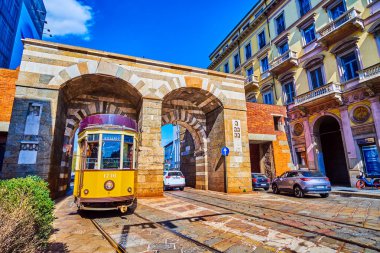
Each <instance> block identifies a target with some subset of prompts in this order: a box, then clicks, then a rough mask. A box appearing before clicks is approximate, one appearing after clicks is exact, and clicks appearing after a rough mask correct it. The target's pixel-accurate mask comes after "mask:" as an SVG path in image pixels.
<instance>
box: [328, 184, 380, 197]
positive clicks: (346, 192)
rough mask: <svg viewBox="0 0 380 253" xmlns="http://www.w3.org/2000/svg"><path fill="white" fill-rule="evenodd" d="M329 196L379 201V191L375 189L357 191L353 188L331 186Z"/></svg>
mask: <svg viewBox="0 0 380 253" xmlns="http://www.w3.org/2000/svg"><path fill="white" fill-rule="evenodd" d="M331 194H334V195H340V196H343V197H359V198H371V199H380V190H379V189H376V188H366V189H363V190H359V189H357V188H354V187H342V186H333V187H332V189H331Z"/></svg>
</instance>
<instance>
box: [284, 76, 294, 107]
mask: <svg viewBox="0 0 380 253" xmlns="http://www.w3.org/2000/svg"><path fill="white" fill-rule="evenodd" d="M289 84H291V87H292V89H293V97H292V101H290V102H289V101H288V94H287V92H286V91H287V90H286V88H285V87H286V86H287V85H289ZM285 95H286V99H285ZM295 97H296V89H295V85H294V80H292V79H291V80H286V81H285V82H284V83H283V84H282V101H283V103H284V105H289V104H292V103H294V98H295Z"/></svg>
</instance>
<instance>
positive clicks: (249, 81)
mask: <svg viewBox="0 0 380 253" xmlns="http://www.w3.org/2000/svg"><path fill="white" fill-rule="evenodd" d="M252 82H256V83H257V82H258V79H257V76H255V75H250V76H247V78H246V79H245V82H244V83H245V84H249V83H252Z"/></svg>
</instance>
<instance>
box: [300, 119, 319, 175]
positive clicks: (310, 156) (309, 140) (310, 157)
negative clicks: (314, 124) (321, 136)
mask: <svg viewBox="0 0 380 253" xmlns="http://www.w3.org/2000/svg"><path fill="white" fill-rule="evenodd" d="M303 128H304V136H305V144H306V156H307V163H308V166H309V169H312V170H313V169H316V166H315V161H314V143H313V139H314V138H313V137H312V135H311V133H310V125H309V119H308V118H305V120H304V121H303Z"/></svg>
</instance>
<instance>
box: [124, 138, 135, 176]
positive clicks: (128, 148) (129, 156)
mask: <svg viewBox="0 0 380 253" xmlns="http://www.w3.org/2000/svg"><path fill="white" fill-rule="evenodd" d="M132 164H133V136H128V135H125V136H124V146H123V168H124V169H132Z"/></svg>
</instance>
